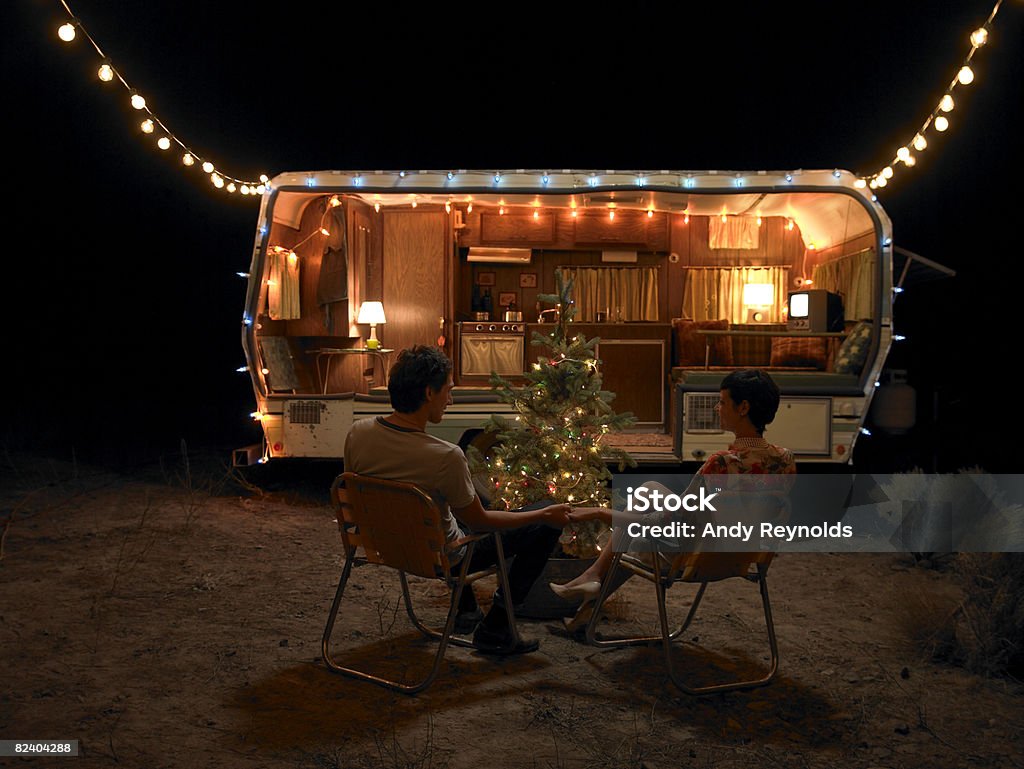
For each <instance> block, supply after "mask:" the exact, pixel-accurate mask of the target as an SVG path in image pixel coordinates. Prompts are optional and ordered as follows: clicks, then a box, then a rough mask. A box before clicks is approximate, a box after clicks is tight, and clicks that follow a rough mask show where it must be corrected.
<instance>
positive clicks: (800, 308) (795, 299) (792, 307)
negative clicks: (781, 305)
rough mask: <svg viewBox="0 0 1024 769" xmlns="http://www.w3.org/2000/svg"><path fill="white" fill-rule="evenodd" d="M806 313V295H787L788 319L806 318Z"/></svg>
mask: <svg viewBox="0 0 1024 769" xmlns="http://www.w3.org/2000/svg"><path fill="white" fill-rule="evenodd" d="M807 313H808V297H807V294H805V293H802V294H790V295H789V317H791V318H806V317H807Z"/></svg>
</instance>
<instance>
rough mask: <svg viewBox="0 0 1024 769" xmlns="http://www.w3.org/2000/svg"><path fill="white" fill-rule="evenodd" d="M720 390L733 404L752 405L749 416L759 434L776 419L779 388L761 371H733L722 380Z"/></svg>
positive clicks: (751, 369)
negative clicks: (726, 393) (724, 391)
mask: <svg viewBox="0 0 1024 769" xmlns="http://www.w3.org/2000/svg"><path fill="white" fill-rule="evenodd" d="M718 389H720V390H726V391H727V392H728V393H729V397H730V398H732V402H733V403H735V404H737V405H739V404H740V403H742V402H743V401H746V402H747V403H749V404H750V412H749V413H748V414H747V416H748V417H750V421H751V422H752V423H753V425H754V428H755V429H756V430H757V432H758V433H763V432H764V428H765V427H766V426H768V425H770V424H771V422H772V420H773V419H775V412H776V411H778V410H779V386H778V385H777V384H775V381H774V380H773V379H772V378H771V377H770V376H768V374H767V372H764V371H761V369H756V368H747V369H740V370H739V371H733V372H732V373H731V374H729V376H727V377H726V378H725V379H723V380H722V384H721V385H720V386H719V388H718Z"/></svg>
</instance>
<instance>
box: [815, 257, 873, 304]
mask: <svg viewBox="0 0 1024 769" xmlns="http://www.w3.org/2000/svg"><path fill="white" fill-rule="evenodd" d="M877 261H878V260H877V259H876V257H875V251H874V249H871V248H868V249H865V250H863V251H858V252H857V253H856V254H848V255H847V256H841V257H839V258H838V259H833V260H832V261H829V262H824V263H823V264H818V265H815V267H814V270H813V272H812V273H811V280H813V281H814V283H813V286H814V288H823V289H825V290H826V291H831V292H832V293H834V294H839V295H840V296H841V297H842V298H843V315H844V317H845V318H846V320H871V319H872V318H874V317H875V313H874V307H875V301H874V300H875V291H874V288H875V265H876V263H877Z"/></svg>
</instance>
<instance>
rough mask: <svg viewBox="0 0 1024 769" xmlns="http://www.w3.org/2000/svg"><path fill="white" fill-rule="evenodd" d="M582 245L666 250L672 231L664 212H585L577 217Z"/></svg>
mask: <svg viewBox="0 0 1024 769" xmlns="http://www.w3.org/2000/svg"><path fill="white" fill-rule="evenodd" d="M575 224H576V243H577V244H578V245H581V246H583V245H595V246H623V247H633V248H643V249H649V250H652V251H662V250H665V248H666V247H667V243H668V231H667V227H666V221H665V217H664V215H663V214H658V215H656V216H648V215H647V214H646V213H644V212H642V211H619V212H617V213H616V214H615V218H612V217H610V216H609V215H608V211H606V210H604V211H584V212H580V213H579V214H578V215H577V216H576V219H575Z"/></svg>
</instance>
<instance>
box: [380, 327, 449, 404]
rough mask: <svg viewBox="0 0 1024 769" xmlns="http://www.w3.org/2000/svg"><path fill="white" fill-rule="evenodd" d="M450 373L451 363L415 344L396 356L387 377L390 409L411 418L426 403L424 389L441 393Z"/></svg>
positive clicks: (436, 352)
mask: <svg viewBox="0 0 1024 769" xmlns="http://www.w3.org/2000/svg"><path fill="white" fill-rule="evenodd" d="M450 373H452V362H451V361H450V360H448V356H447V355H445V354H444V353H443V352H441V350H440V349H439V348H437V347H428V346H427V345H423V344H418V345H415V346H414V347H410V348H409V349H407V350H402V352H400V353H399V354H398V360H397V361H395V365H393V366H392V367H391V371H390V372H389V373H388V393H389V394H390V395H391V408H393V409H394V410H395V411H399V412H401V413H403V414H411V413H412V412H414V411H415V410H416V409H418V408H419V407H420V406H422V405H423V404H424V403H425V402H426V400H427V388H428V387H430V388H432V389H433V390H435V391H440V390H441V388H443V387H444V386H445V384H447V382H448V375H449V374H450Z"/></svg>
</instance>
